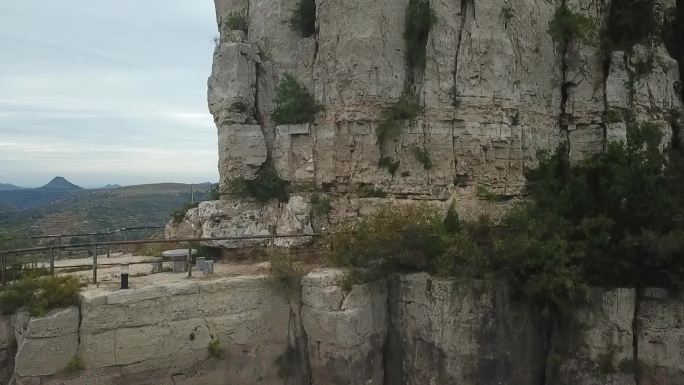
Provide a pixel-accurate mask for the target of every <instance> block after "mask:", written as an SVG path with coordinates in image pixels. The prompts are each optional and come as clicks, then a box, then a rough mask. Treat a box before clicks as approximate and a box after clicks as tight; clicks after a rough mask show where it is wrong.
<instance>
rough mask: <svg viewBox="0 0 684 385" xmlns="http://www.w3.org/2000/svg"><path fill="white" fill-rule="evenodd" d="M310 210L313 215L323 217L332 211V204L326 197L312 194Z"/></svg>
mask: <svg viewBox="0 0 684 385" xmlns="http://www.w3.org/2000/svg"><path fill="white" fill-rule="evenodd" d="M311 208H312V209H313V212H314V214H315V215H318V216H321V217H325V216H327V215H328V214H329V213H330V211H331V210H332V202H331V201H330V197H329V196H327V195H319V194H314V195H313V196H312V197H311Z"/></svg>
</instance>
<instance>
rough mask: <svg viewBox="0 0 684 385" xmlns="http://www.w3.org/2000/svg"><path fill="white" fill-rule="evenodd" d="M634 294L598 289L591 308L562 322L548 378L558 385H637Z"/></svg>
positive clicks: (632, 292) (583, 307)
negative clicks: (635, 372)
mask: <svg viewBox="0 0 684 385" xmlns="http://www.w3.org/2000/svg"><path fill="white" fill-rule="evenodd" d="M636 303H637V302H636V292H635V290H634V289H616V290H610V291H608V290H603V289H593V290H592V295H591V296H590V298H589V303H588V304H586V305H584V306H582V307H580V308H578V309H573V311H572V312H569V314H567V316H566V317H563V318H561V320H560V323H561V325H560V326H559V327H558V329H557V331H556V333H555V335H554V337H553V340H552V348H551V352H550V353H549V357H548V367H547V373H548V375H549V381H550V383H551V384H558V385H570V384H573V385H583V384H586V385H599V384H615V385H630V384H631V385H636V384H637V382H636V380H635V376H634V357H635V354H636V353H635V352H634V336H633V322H634V314H635V306H636Z"/></svg>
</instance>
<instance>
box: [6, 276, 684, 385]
mask: <svg viewBox="0 0 684 385" xmlns="http://www.w3.org/2000/svg"><path fill="white" fill-rule="evenodd" d="M589 297H590V298H589V301H588V302H587V303H585V304H584V305H579V306H577V307H575V308H573V309H568V310H569V311H567V312H566V313H564V316H563V317H561V318H558V319H557V321H558V322H556V323H555V324H552V323H550V322H549V318H545V317H544V315H543V314H542V312H540V309H539V308H538V307H536V306H534V305H532V304H529V303H525V302H520V301H518V300H516V299H515V296H514V295H513V294H512V293H511V292H510V289H509V287H508V285H507V284H505V283H504V282H502V281H496V280H459V279H443V278H436V277H431V276H429V275H427V274H408V275H400V276H393V277H388V278H387V279H386V280H385V279H383V280H379V281H376V282H370V283H365V284H354V285H352V284H351V283H350V282H349V281H348V280H347V279H346V278H345V272H344V271H342V270H337V269H317V270H314V271H313V272H311V273H309V274H308V275H306V276H305V277H303V278H302V280H301V286H296V285H295V286H291V287H290V288H289V289H288V290H286V289H285V288H284V287H282V286H280V284H278V283H276V281H275V280H273V279H272V278H271V277H267V276H245V277H236V278H221V279H215V280H189V281H182V282H175V283H167V284H161V285H159V286H153V287H146V288H140V289H132V290H121V291H108V290H105V289H90V290H86V291H85V292H83V293H82V295H81V306H80V308H76V307H74V308H69V309H63V310H55V311H53V312H50V313H48V314H47V315H45V316H42V317H30V316H29V315H28V314H27V313H25V312H20V313H18V314H16V315H14V316H13V317H12V318H11V319H10V318H4V319H3V320H2V321H3V323H2V324H0V325H3V326H5V327H6V328H5V329H2V330H0V331H4V332H3V334H2V335H1V337H2V338H3V339H2V341H0V342H2V344H3V345H2V346H4V347H5V348H4V350H3V351H2V353H3V361H2V363H3V367H2V369H3V372H2V373H3V375H4V376H5V377H4V379H7V378H9V376H11V375H12V374H13V381H14V382H13V383H14V384H26V385H29V384H32V385H33V384H38V385H47V384H73V385H85V384H87V385H93V384H95V385H115V384H124V383H125V384H128V385H138V384H139V385H143V384H144V385H158V384H159V385H161V384H163V385H167V384H168V385H198V384H203V385H214V384H216V385H218V384H226V383H234V384H265V385H323V384H325V385H328V384H352V385H371V384H375V385H381V384H393V385H394V384H396V385H402V384H406V385H411V384H415V385H418V384H432V385H448V384H455V383H458V384H466V385H467V384H508V385H529V384H541V385H544V384H546V385H567V384H573V385H574V384H580V385H582V384H587V385H599V384H601V385H603V384H615V385H629V384H648V385H651V384H653V385H655V384H672V385H675V384H681V383H682V380H683V379H684V359H683V357H682V354H681V351H680V350H681V349H680V345H681V340H682V338H683V337H682V336H684V332H683V330H684V327H682V325H683V322H682V320H683V319H684V312H683V311H682V309H684V305H683V303H684V302H683V301H682V299H681V298H680V297H679V294H674V293H668V291H666V290H663V289H655V288H651V289H643V290H640V291H639V292H638V293H637V291H636V290H634V289H612V290H606V289H600V288H594V289H592V290H591V292H590V296H589ZM75 357H77V359H78V361H80V363H81V365H82V370H81V371H78V370H76V372H71V373H69V372H65V371H63V370H62V369H64V367H65V366H67V364H68V363H69V361H71V360H72V359H74V358H75ZM12 362H13V363H12ZM72 369H74V368H72ZM76 369H78V368H76ZM0 381H4V380H3V379H0ZM1 383H7V382H1Z"/></svg>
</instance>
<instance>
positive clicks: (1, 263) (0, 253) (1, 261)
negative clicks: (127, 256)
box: [0, 227, 327, 285]
mask: <svg viewBox="0 0 684 385" xmlns="http://www.w3.org/2000/svg"><path fill="white" fill-rule="evenodd" d="M148 228H149V227H148ZM93 234H95V233H89V234H79V236H85V235H93ZM102 235H106V234H102ZM325 235H327V234H325V233H301V234H288V235H253V236H240V237H235V236H233V237H207V238H183V239H138V240H130V241H129V240H123V241H98V242H92V243H82V244H77V245H62V244H61V242H59V243H58V244H57V245H53V246H41V247H29V248H20V249H13V250H0V279H1V281H2V284H3V285H5V284H6V283H7V272H8V269H7V267H8V256H10V255H20V254H27V253H36V252H48V253H49V271H50V274H51V275H53V276H54V274H55V269H73V268H80V267H84V266H87V265H63V266H59V267H56V266H55V251H57V256H58V258H59V255H60V254H61V251H63V250H69V249H79V248H86V249H90V248H92V250H93V256H92V265H91V267H92V283H94V284H97V270H98V266H99V267H111V266H123V265H140V264H149V263H154V262H150V261H139V262H135V261H132V262H127V263H105V264H101V263H100V264H98V260H97V256H98V248H100V247H105V246H123V245H145V244H167V243H168V244H174V243H175V244H178V243H181V244H182V243H185V244H186V246H187V248H188V253H187V257H186V260H185V264H186V266H185V268H186V269H187V276H188V277H192V250H193V249H192V245H193V243H196V244H198V243H201V242H215V241H249V240H267V241H268V247H270V248H271V249H273V248H274V247H275V240H276V239H280V238H308V237H309V238H314V237H320V236H325ZM70 236H71V235H68V234H67V235H61V234H60V235H48V236H40V237H36V238H56V239H58V240H61V238H63V237H70ZM110 253H111V248H107V258H109V257H110ZM35 269H38V268H24V267H23V265H22V268H21V269H19V270H35Z"/></svg>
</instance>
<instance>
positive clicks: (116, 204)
mask: <svg viewBox="0 0 684 385" xmlns="http://www.w3.org/2000/svg"><path fill="white" fill-rule="evenodd" d="M57 182H58V185H60V184H64V181H57ZM66 183H69V182H66ZM51 184H52V182H51V183H49V184H48V186H49V185H51ZM69 184H70V183H69ZM210 186H211V185H210V184H208V183H207V184H204V183H203V184H199V185H197V184H195V185H193V187H192V190H193V193H194V199H195V201H196V202H198V201H203V200H207V199H211V196H210V194H209V193H208V191H207V190H209V189H208V187H210ZM76 188H78V187H76ZM191 199H192V195H191V193H190V185H189V184H182V183H157V184H146V185H135V186H124V187H121V188H112V189H86V190H84V189H77V190H51V189H45V188H37V189H24V190H17V191H4V192H0V233H2V232H3V231H20V232H21V234H22V235H23V236H29V235H37V234H73V233H80V232H93V231H101V230H105V229H110V230H111V229H118V228H122V227H137V226H146V225H155V226H156V225H159V226H163V225H164V224H166V222H167V221H168V219H169V218H170V213H171V212H172V211H174V210H175V209H178V208H181V207H183V206H184V205H186V204H187V203H188V202H190V200H191ZM150 231H155V232H154V234H152V233H149V234H148V233H145V234H144V235H146V236H147V235H159V232H160V231H161V230H150ZM143 232H144V231H143ZM129 235H130V236H131V237H137V236H142V235H143V234H137V235H136V234H129ZM129 239H132V238H129Z"/></svg>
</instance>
